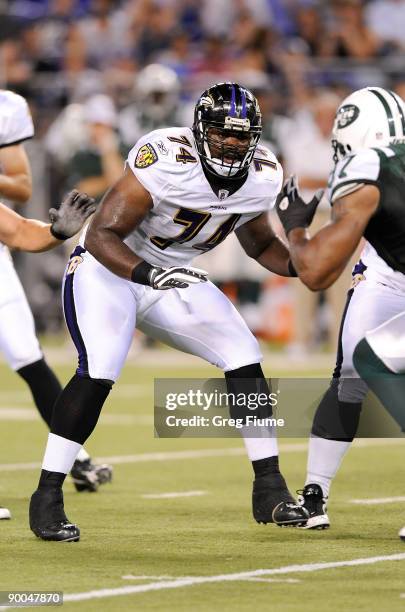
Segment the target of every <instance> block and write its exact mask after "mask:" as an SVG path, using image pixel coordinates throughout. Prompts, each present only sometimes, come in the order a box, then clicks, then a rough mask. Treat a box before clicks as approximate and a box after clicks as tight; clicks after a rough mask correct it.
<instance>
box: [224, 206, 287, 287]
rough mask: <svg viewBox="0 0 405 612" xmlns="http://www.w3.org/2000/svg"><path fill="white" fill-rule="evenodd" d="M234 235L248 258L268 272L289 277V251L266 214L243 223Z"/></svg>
mask: <svg viewBox="0 0 405 612" xmlns="http://www.w3.org/2000/svg"><path fill="white" fill-rule="evenodd" d="M235 233H236V235H237V237H238V240H239V242H240V244H241V245H242V247H243V249H244V251H245V252H246V254H247V255H249V257H252V259H255V260H256V261H257V262H258V263H259V264H261V265H262V266H263V267H264V268H266V269H267V270H270V272H275V273H276V274H279V275H280V276H291V266H290V267H289V264H290V253H289V250H288V248H287V247H286V245H285V244H284V242H283V241H282V240H281V238H280V237H279V236H277V234H276V233H275V232H274V230H273V228H272V227H271V224H270V222H269V219H268V214H267V213H262V214H261V215H259V216H258V217H256V218H255V219H252V220H251V221H249V222H248V223H245V224H244V225H242V226H241V227H239V228H238V229H237V230H236V232H235Z"/></svg>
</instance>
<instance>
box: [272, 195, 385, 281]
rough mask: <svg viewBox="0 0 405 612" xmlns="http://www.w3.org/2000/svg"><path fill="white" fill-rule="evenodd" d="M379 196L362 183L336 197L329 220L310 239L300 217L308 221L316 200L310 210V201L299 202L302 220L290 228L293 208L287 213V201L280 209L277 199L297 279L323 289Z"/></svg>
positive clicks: (341, 266) (344, 261) (351, 247)
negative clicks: (306, 208) (349, 192)
mask: <svg viewBox="0 0 405 612" xmlns="http://www.w3.org/2000/svg"><path fill="white" fill-rule="evenodd" d="M379 199H380V193H379V190H378V188H377V187H375V186H373V185H364V186H363V187H361V188H360V189H357V190H356V191H354V192H352V193H351V194H349V195H347V196H345V197H342V198H339V199H338V200H336V202H335V203H334V205H333V209H332V219H331V222H330V223H329V224H328V225H326V226H325V227H323V228H322V229H321V230H320V231H319V232H317V233H316V234H315V235H314V236H313V237H312V238H311V237H310V236H309V234H308V232H307V230H306V226H307V225H309V223H306V222H305V219H304V217H305V214H307V215H309V216H310V217H311V218H310V221H312V217H313V214H314V212H315V209H316V206H317V204H318V203H319V201H318V202H315V207H314V210H313V211H312V210H311V209H310V206H311V203H310V204H305V203H303V206H302V204H301V209H302V213H303V215H304V216H303V220H302V222H301V223H300V222H299V221H297V224H296V225H294V224H295V221H293V225H294V226H293V227H291V225H290V223H291V216H293V215H294V210H293V208H292V209H291V211H290V212H288V208H289V207H290V204H289V205H288V207H287V208H286V209H284V210H282V209H281V210H280V203H281V202H280V203H279V205H278V212H279V215H280V218H281V219H282V222H283V224H284V227H285V228H286V233H287V236H288V241H289V245H290V253H291V260H292V262H293V265H294V267H295V269H296V271H297V273H298V275H299V277H300V279H301V280H302V282H303V283H304V284H305V285H306V286H307V287H308V288H309V289H311V290H312V291H320V290H322V289H327V288H328V287H330V286H331V285H332V284H333V283H334V282H335V281H336V279H337V278H338V277H339V276H340V274H341V273H342V271H343V270H344V268H345V266H346V264H347V262H348V261H349V259H350V257H351V256H352V254H353V253H354V251H355V249H356V247H357V245H358V243H359V242H360V240H361V238H362V236H363V233H364V230H365V228H366V227H367V224H368V222H369V220H370V219H371V217H372V216H373V214H374V213H375V212H376V211H377V208H378V203H379ZM297 202H298V200H295V203H297ZM301 202H302V201H301ZM298 206H300V204H298ZM305 206H307V207H309V208H308V211H305V209H304V207H305ZM293 207H294V205H293ZM295 212H297V209H296V211H295ZM291 213H292V215H291ZM298 214H299V213H298ZM289 216H290V222H289V221H288V217H289Z"/></svg>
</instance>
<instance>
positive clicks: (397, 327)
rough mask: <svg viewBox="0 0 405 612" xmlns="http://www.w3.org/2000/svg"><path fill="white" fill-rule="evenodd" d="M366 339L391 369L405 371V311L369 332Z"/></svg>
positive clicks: (397, 371)
mask: <svg viewBox="0 0 405 612" xmlns="http://www.w3.org/2000/svg"><path fill="white" fill-rule="evenodd" d="M404 310H405V309H404ZM366 339H367V342H368V343H369V345H370V346H371V348H372V349H373V351H374V352H375V354H376V355H377V357H379V358H380V359H381V361H382V362H383V363H384V364H385V365H386V366H387V368H388V369H389V370H391V371H392V372H395V373H396V374H398V373H399V372H402V373H403V372H405V311H404V312H401V313H400V314H398V315H396V316H395V317H393V318H392V319H390V320H389V321H386V322H385V323H383V324H382V325H380V326H379V327H377V329H373V330H371V331H369V332H367V333H366Z"/></svg>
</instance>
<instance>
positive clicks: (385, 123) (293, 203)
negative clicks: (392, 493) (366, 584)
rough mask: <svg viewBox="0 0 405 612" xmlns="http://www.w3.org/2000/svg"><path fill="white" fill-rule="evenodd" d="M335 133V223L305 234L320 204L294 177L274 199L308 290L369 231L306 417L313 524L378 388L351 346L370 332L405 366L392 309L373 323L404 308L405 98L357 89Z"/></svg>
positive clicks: (306, 499) (320, 285) (328, 279)
mask: <svg viewBox="0 0 405 612" xmlns="http://www.w3.org/2000/svg"><path fill="white" fill-rule="evenodd" d="M332 138H333V140H332V144H333V147H334V150H335V162H336V165H335V168H334V170H333V172H332V173H331V176H330V181H329V199H330V202H331V205H332V206H333V208H332V219H331V223H330V224H329V225H327V226H325V227H324V228H323V229H321V230H320V231H319V232H318V233H317V234H315V235H314V236H313V237H312V238H310V237H309V235H308V233H307V231H306V229H305V228H306V227H308V226H309V225H310V223H311V220H312V217H313V215H314V213H315V208H316V207H315V206H312V205H311V204H309V205H306V204H305V203H304V202H303V201H302V199H301V198H300V196H299V193H298V187H297V184H296V181H295V179H294V178H292V179H290V180H289V181H287V183H286V185H285V186H284V188H283V190H282V193H281V195H280V198H279V201H278V203H277V209H278V213H279V216H280V219H281V220H282V222H283V225H284V228H285V231H286V234H287V235H288V239H289V243H290V250H291V257H292V261H293V265H294V266H295V267H296V270H297V272H298V274H299V276H300V278H301V280H302V281H303V282H304V283H305V284H306V285H307V286H308V287H309V288H311V289H312V290H320V289H324V288H326V287H329V286H330V285H331V284H332V283H333V282H334V280H335V279H336V278H337V277H338V276H339V275H340V273H341V271H342V270H343V268H344V267H345V266H346V263H347V261H348V259H349V258H350V256H351V255H352V253H353V252H354V250H355V249H356V247H357V245H358V243H359V241H360V239H361V238H362V236H364V238H366V240H367V243H366V246H365V248H364V250H363V252H362V255H361V260H360V261H359V263H358V264H357V265H356V266H355V268H354V270H353V283H352V287H351V289H350V290H349V292H348V298H347V304H346V308H345V310H344V314H343V319H342V326H341V335H340V336H341V337H340V342H339V347H338V355H337V363H336V368H335V371H334V374H333V379H332V383H331V386H330V388H329V390H328V391H327V392H326V394H325V395H324V397H323V398H322V400H321V402H320V404H319V406H318V410H317V412H316V415H315V418H314V423H313V426H312V435H311V439H310V444H309V455H308V472H307V480H306V484H305V487H304V489H303V492H302V503H303V504H304V507H306V509H307V510H308V512H309V514H310V518H309V520H308V522H307V524H306V525H305V528H315V529H322V528H325V527H328V526H329V518H328V516H327V514H326V500H327V498H328V495H329V488H330V484H331V481H332V479H333V477H334V476H335V474H336V472H337V470H338V469H339V466H340V463H341V461H342V459H343V456H344V455H345V453H346V452H347V450H348V448H349V447H350V444H351V442H352V440H353V438H354V437H355V435H356V432H357V427H358V423H359V417H360V411H361V407H362V402H363V399H364V397H365V395H366V393H367V390H368V385H367V384H366V382H368V384H369V386H370V387H371V388H372V389H373V390H375V388H374V382H375V380H374V378H373V376H371V377H367V376H365V380H366V382H365V381H364V380H362V379H361V378H359V376H358V372H359V373H361V374H362V375H363V374H364V372H360V370H359V367H358V363H357V362H356V361H355V363H353V360H354V359H355V360H356V353H357V352H358V351H357V349H356V345H357V344H358V343H359V342H360V341H361V340H362V338H363V337H364V336H366V337H367V340H368V342H369V343H370V345H371V346H372V347H373V348H374V349H377V351H378V352H377V355H379V356H380V358H381V360H382V362H384V363H386V364H387V361H386V359H385V358H386V357H389V359H388V363H389V365H388V367H389V368H392V371H394V372H397V371H399V370H398V369H397V368H399V369H401V368H402V367H404V366H405V359H404V353H403V352H401V350H402V349H401V350H400V352H398V347H399V346H400V343H401V341H402V338H403V335H402V337H401V336H400V335H398V337H397V340H396V342H395V343H394V341H393V337H394V336H395V334H398V325H399V324H400V321H399V320H398V317H396V322H394V323H392V324H391V325H392V329H391V328H390V329H388V330H387V328H386V326H384V325H382V327H381V329H380V331H378V332H372V331H370V330H373V329H375V328H376V327H378V326H380V325H381V324H382V323H384V322H385V321H387V320H388V319H390V318H391V317H393V316H395V315H398V314H399V313H401V312H403V311H404V310H405V215H404V210H403V208H404V193H405V173H404V168H405V103H404V101H403V100H402V99H401V98H400V97H399V96H398V95H396V94H395V93H393V92H391V91H389V90H385V89H382V88H379V87H368V88H365V89H361V90H359V91H356V92H354V93H353V94H351V95H350V96H349V97H348V98H346V99H345V100H344V101H343V102H342V104H341V105H340V106H339V108H338V110H337V114H336V119H335V124H334V128H333V133H332ZM390 338H391V339H390ZM377 347H378V348H377ZM382 347H384V349H383V348H382ZM360 348H361V347H360ZM364 348H367V347H364V343H363V344H362V350H361V351H360V352H359V353H358V354H357V359H358V360H360V364H361V363H362V362H364V361H366V362H367V359H366V357H367V351H365V350H364ZM370 355H371V353H370ZM370 355H369V356H370ZM396 357H398V360H397V362H396V363H395V358H396ZM371 361H372V359H371V358H370V362H371ZM393 364H394V365H393ZM366 365H367V364H366ZM370 370H372V367H371V366H370ZM388 371H389V370H388ZM388 390H389V391H393V390H394V387H393V386H392V385H391V386H388ZM401 404H402V405H403V394H402V396H401ZM385 405H386V407H387V408H388V409H389V411H390V412H391V415H392V416H393V417H394V418H395V419H396V420H397V422H398V423H400V425H401V427H402V428H404V427H405V414H403V415H402V417H401V414H400V413H399V412H398V409H397V410H395V409H391V410H390V408H391V404H390V403H388V404H387V403H385ZM400 412H401V411H400ZM402 412H403V411H402Z"/></svg>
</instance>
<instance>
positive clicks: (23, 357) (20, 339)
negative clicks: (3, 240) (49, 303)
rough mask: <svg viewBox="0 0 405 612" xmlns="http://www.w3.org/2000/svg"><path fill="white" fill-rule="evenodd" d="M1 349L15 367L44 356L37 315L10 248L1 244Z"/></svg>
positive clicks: (18, 367) (15, 368) (21, 366)
mask: <svg viewBox="0 0 405 612" xmlns="http://www.w3.org/2000/svg"><path fill="white" fill-rule="evenodd" d="M0 350H1V351H2V353H3V354H4V357H5V359H6V361H7V363H8V364H9V366H10V367H11V368H12V369H13V370H19V369H20V368H23V367H24V366H26V365H29V364H30V363H34V362H35V361H38V360H39V359H42V357H43V355H42V351H41V348H40V346H39V342H38V339H37V337H36V335H35V325H34V318H33V316H32V313H31V310H30V307H29V305H28V302H27V298H26V297H25V293H24V289H23V287H22V285H21V282H20V279H19V278H18V276H17V272H16V271H15V268H14V265H13V261H12V259H11V256H10V253H9V250H8V249H7V247H5V246H4V245H2V244H0Z"/></svg>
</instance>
